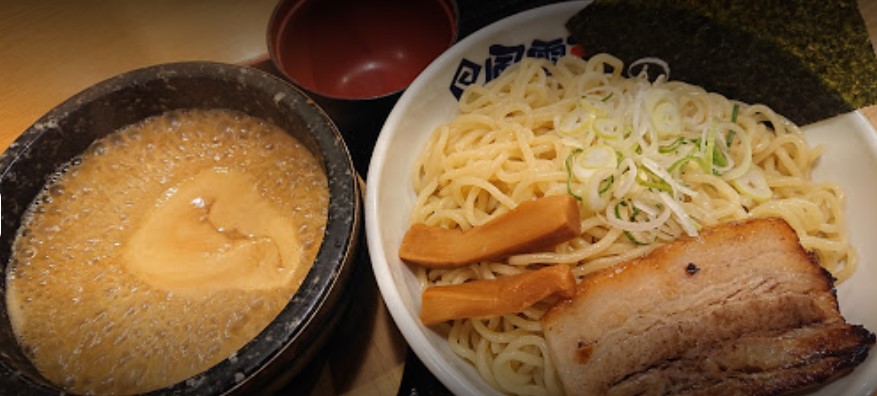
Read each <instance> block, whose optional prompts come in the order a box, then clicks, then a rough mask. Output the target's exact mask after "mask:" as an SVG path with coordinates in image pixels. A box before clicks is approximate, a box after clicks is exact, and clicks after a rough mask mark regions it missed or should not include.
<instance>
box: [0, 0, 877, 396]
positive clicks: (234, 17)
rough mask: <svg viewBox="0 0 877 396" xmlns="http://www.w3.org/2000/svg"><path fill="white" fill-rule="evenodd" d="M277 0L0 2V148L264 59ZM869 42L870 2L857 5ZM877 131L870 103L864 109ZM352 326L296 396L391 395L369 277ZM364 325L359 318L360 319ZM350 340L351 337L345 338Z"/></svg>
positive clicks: (397, 366) (391, 352)
mask: <svg viewBox="0 0 877 396" xmlns="http://www.w3.org/2000/svg"><path fill="white" fill-rule="evenodd" d="M275 3H276V0H209V1H208V0H187V1H173V0H153V1H97V0H79V1H47V0H33V1H26V2H25V1H12V0H0V148H5V147H7V146H8V145H9V144H10V143H11V142H12V141H13V140H14V139H15V138H17V137H18V135H20V134H21V133H22V132H23V131H24V130H25V129H27V127H28V126H30V125H31V124H32V123H33V122H34V121H35V120H36V119H38V118H39V117H40V116H42V115H43V114H45V113H46V112H47V111H48V110H50V109H51V108H52V107H54V106H56V105H57V104H59V103H61V102H62V101H64V100H65V99H66V98H68V97H70V96H72V95H73V94H75V93H77V92H79V91H81V90H83V89H85V88H87V87H88V86H90V85H92V84H95V83H97V82H99V81H102V80H104V79H106V78H109V77H112V76H114V75H117V74H119V73H122V72H125V71H128V70H131V69H134V68H138V67H143V66H147V65H152V64H157V63H163V62H172V61H186V60H212V61H221V62H228V63H246V62H251V61H253V60H258V59H264V58H265V54H266V52H267V50H266V38H265V34H266V27H267V23H268V18H269V16H270V14H271V11H272V10H273V8H274V5H275ZM859 9H860V11H861V12H862V15H863V17H864V19H865V22H866V26H867V28H868V30H869V34H870V37H871V40H872V43H877V1H874V0H859ZM862 113H863V114H865V115H866V116H867V117H868V118H869V119H870V120H871V122H872V124H874V125H875V126H877V106H872V107H869V108H866V109H863V110H862ZM366 274H367V275H368V276H366V277H361V279H357V281H358V282H361V283H364V284H366V287H365V288H364V289H362V291H361V292H362V293H365V294H364V297H363V298H360V299H359V300H360V301H359V306H357V307H356V308H355V309H357V310H358V315H359V316H358V319H357V320H358V322H357V323H350V322H349V321H348V322H347V323H345V324H343V326H347V327H342V329H341V332H342V333H343V334H345V337H344V339H334V340H332V341H330V343H331V345H330V347H329V348H327V350H326V353H325V354H324V355H323V356H321V357H320V358H319V359H318V361H317V362H316V363H315V365H313V366H312V367H309V368H308V371H307V372H306V374H307V376H308V380H307V381H304V382H302V380H301V379H297V381H298V382H297V383H299V384H302V386H303V388H302V389H300V391H301V392H295V393H297V394H308V393H309V394H358V395H359V394H362V395H388V394H395V393H396V391H397V389H398V387H399V383H400V380H401V377H402V371H403V367H404V358H405V350H406V349H405V344H404V340H403V339H402V337H401V336H400V335H399V333H398V330H397V329H396V327H395V326H394V324H393V322H392V319H391V318H390V317H389V315H388V313H387V311H386V309H385V308H384V305H383V302H382V300H381V299H380V295H379V294H378V293H377V292H376V287H375V286H374V280H373V279H372V278H371V274H370V272H367V273H366ZM363 318H365V319H363ZM352 335H358V336H352Z"/></svg>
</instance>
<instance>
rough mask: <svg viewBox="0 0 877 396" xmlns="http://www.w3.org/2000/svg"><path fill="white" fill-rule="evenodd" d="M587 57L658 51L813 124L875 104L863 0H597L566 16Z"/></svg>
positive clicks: (694, 75) (683, 72)
mask: <svg viewBox="0 0 877 396" xmlns="http://www.w3.org/2000/svg"><path fill="white" fill-rule="evenodd" d="M566 26H567V29H568V30H569V31H570V33H571V34H572V35H573V37H574V38H575V39H576V40H577V41H578V42H579V43H580V44H581V46H582V47H583V49H584V50H585V52H586V56H587V55H592V54H596V53H600V52H606V53H610V54H612V55H615V56H617V57H619V58H620V59H621V60H623V61H624V62H625V64H630V63H631V62H633V61H635V60H637V59H640V58H644V57H657V58H660V59H663V60H664V61H666V62H667V63H669V65H670V78H671V79H672V80H677V81H685V82H688V83H692V84H697V85H700V86H702V87H704V88H705V89H707V90H708V91H713V92H718V93H720V94H722V95H725V96H726V97H728V98H732V99H737V100H741V101H743V102H746V103H763V104H766V105H768V106H770V107H771V108H773V109H774V110H775V111H777V112H778V113H780V114H782V115H784V116H785V117H787V118H788V119H789V120H791V121H792V122H795V123H797V124H799V125H806V124H809V123H812V122H816V121H820V120H823V119H826V118H830V117H832V116H834V115H837V114H840V113H846V112H849V111H853V110H855V109H858V108H861V107H865V106H868V105H871V104H874V103H877V56H875V54H874V49H873V47H872V46H871V43H870V41H869V39H868V33H867V30H866V28H865V25H864V22H863V20H862V16H861V15H860V14H859V11H858V7H857V5H856V2H855V0H792V1H780V0H710V1H696V0H641V1H637V0H596V1H595V2H594V3H592V4H590V5H588V6H586V7H585V8H584V9H583V10H582V11H581V12H579V13H578V14H576V15H575V16H573V17H572V18H571V19H570V20H569V21H568V22H567V25H566Z"/></svg>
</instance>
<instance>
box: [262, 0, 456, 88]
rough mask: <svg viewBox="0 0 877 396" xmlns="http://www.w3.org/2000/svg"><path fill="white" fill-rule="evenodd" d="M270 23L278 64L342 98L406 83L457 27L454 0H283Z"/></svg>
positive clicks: (302, 82) (303, 82)
mask: <svg viewBox="0 0 877 396" xmlns="http://www.w3.org/2000/svg"><path fill="white" fill-rule="evenodd" d="M271 24H272V26H271V27H270V28H269V32H268V34H269V38H268V39H269V42H268V44H269V50H270V52H271V57H272V59H273V60H274V63H275V65H276V66H277V68H278V69H280V71H281V72H283V73H284V74H285V75H286V77H287V78H289V79H290V80H291V81H292V82H293V83H295V84H297V85H299V86H301V87H302V88H304V89H307V90H309V91H311V92H314V93H317V94H320V95H323V96H326V97H330V98H340V99H363V98H374V97H379V96H384V95H387V94H391V93H394V92H398V91H400V90H402V89H404V88H405V87H407V86H408V85H409V84H410V83H411V82H412V81H413V80H414V78H415V77H417V75H418V74H420V72H421V71H423V69H424V68H426V66H427V65H429V63H430V62H432V60H433V59H435V58H436V57H437V56H438V55H440V54H441V53H442V52H444V51H445V50H446V49H447V48H448V47H450V45H451V44H453V42H454V40H455V39H456V33H457V20H456V10H455V7H454V3H453V0H368V1H363V0H288V1H284V2H281V4H279V5H278V7H277V8H276V9H275V14H274V15H273V17H272V22H271Z"/></svg>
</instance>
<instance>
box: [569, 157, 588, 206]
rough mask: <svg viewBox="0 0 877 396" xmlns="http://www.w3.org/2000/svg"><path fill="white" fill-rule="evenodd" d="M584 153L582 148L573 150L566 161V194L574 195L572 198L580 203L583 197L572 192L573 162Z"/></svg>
mask: <svg viewBox="0 0 877 396" xmlns="http://www.w3.org/2000/svg"><path fill="white" fill-rule="evenodd" d="M582 151H584V150H583V149H581V148H577V149H575V150H573V151H572V152H571V153H569V155H567V156H566V161H565V163H566V192H567V193H568V194H569V195H572V197H573V198H575V199H576V200H578V201H581V200H582V196H581V195H578V194H576V193H574V192H573V191H572V161H573V158H574V157H575V155H576V154H578V153H581V152H582Z"/></svg>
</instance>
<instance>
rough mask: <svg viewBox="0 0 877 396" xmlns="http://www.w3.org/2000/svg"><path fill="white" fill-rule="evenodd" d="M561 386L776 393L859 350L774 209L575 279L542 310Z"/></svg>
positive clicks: (815, 268) (827, 288)
mask: <svg viewBox="0 0 877 396" xmlns="http://www.w3.org/2000/svg"><path fill="white" fill-rule="evenodd" d="M542 327H543V329H544V332H545V337H546V339H547V342H548V347H549V353H550V355H551V358H552V360H553V362H554V363H555V366H556V368H557V371H558V373H559V377H560V379H561V382H562V383H563V386H564V388H565V391H566V393H567V394H568V395H602V394H612V395H615V394H617V395H638V394H643V395H662V394H674V395H675V394H704V395H727V394H745V395H773V394H781V393H787V392H791V391H795V390H799V389H803V388H807V387H810V386H814V385H818V384H820V383H824V382H827V381H830V380H831V379H833V378H836V377H838V376H840V375H843V374H845V373H847V372H849V371H851V370H852V369H853V368H854V367H855V366H856V365H858V364H859V363H861V362H862V361H863V360H864V359H865V358H866V357H867V355H868V351H869V349H870V347H871V346H872V345H873V344H874V334H873V333H871V332H869V331H868V330H866V329H865V328H863V327H861V326H857V325H851V324H848V323H847V322H846V321H845V320H844V318H843V317H842V316H841V314H840V312H839V309H838V302H837V297H836V295H835V291H834V285H833V279H832V278H831V276H830V274H829V273H828V272H827V271H825V270H824V269H823V268H822V267H820V266H819V265H817V264H816V259H815V257H813V256H812V255H809V254H808V253H807V252H806V251H805V250H804V249H803V248H802V247H801V245H800V244H799V242H798V239H797V236H796V234H795V232H794V230H793V229H792V228H791V227H790V226H789V225H788V224H787V223H786V222H785V221H783V220H779V219H756V220H750V221H746V222H739V223H731V224H726V225H720V226H716V227H713V228H708V229H705V230H703V231H702V232H701V233H700V235H699V236H698V237H694V238H689V237H683V238H681V239H680V240H678V241H675V242H673V243H670V244H668V245H665V246H662V247H659V248H657V249H655V250H654V251H652V252H651V253H650V254H648V255H647V256H645V257H643V258H641V259H637V260H633V261H630V262H627V263H623V264H619V265H617V266H614V267H610V268H607V269H606V270H603V271H600V272H597V273H594V274H592V275H589V276H587V277H585V279H583V281H582V282H581V283H580V284H579V286H578V289H577V292H576V295H575V296H574V297H573V298H572V299H570V300H566V301H562V302H560V303H558V304H557V305H556V306H555V307H553V308H552V309H551V310H550V311H549V312H548V313H546V315H544V317H543V318H542Z"/></svg>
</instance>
